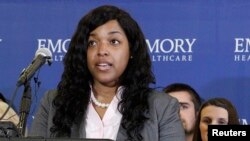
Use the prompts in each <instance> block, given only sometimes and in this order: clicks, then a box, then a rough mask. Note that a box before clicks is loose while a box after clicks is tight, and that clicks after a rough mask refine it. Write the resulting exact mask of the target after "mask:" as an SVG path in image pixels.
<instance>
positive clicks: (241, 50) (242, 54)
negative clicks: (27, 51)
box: [234, 38, 250, 62]
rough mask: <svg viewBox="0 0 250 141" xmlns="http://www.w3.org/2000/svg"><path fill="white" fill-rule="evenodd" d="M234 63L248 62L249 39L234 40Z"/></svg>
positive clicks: (249, 58) (249, 59) (249, 55)
mask: <svg viewBox="0 0 250 141" xmlns="http://www.w3.org/2000/svg"><path fill="white" fill-rule="evenodd" d="M234 40H235V49H234V61H235V62H248V61H250V53H249V51H250V49H249V48H250V38H235V39H234Z"/></svg>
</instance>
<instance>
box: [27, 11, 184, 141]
mask: <svg viewBox="0 0 250 141" xmlns="http://www.w3.org/2000/svg"><path fill="white" fill-rule="evenodd" d="M154 81H155V78H154V76H153V73H152V72H151V61H150V56H149V54H148V52H147V45H146V42H145V38H144V35H143V33H142V31H141V29H140V27H139V26H138V24H137V22H136V21H134V20H133V19H132V18H131V16H130V15H129V14H128V13H127V12H125V11H123V10H121V9H119V8H117V7H114V6H100V7H98V8H96V9H94V10H92V11H90V12H89V13H88V14H87V15H85V16H84V17H83V18H82V19H81V20H80V22H79V24H78V27H77V30H76V32H75V34H74V36H73V38H72V40H71V43H70V45H69V49H68V52H67V54H66V55H65V58H64V72H63V74H62V79H61V81H60V83H59V84H58V86H57V90H55V91H49V92H48V93H47V94H46V96H45V97H44V98H43V100H42V103H41V107H40V109H39V110H38V113H37V115H36V117H35V119H34V121H33V124H32V129H31V136H42V137H72V138H107V139H112V140H148V141H157V140H159V141H164V140H167V141H176V140H178V141H182V140H184V132H183V127H182V125H181V121H180V119H179V115H178V111H179V106H178V102H177V100H176V99H173V98H171V97H170V96H167V95H166V94H164V93H158V92H156V91H154V90H153V89H152V88H150V87H149V85H150V84H151V83H154Z"/></svg>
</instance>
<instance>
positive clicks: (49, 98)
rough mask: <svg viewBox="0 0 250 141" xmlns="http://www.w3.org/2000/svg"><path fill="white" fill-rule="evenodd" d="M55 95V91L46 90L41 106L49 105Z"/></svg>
mask: <svg viewBox="0 0 250 141" xmlns="http://www.w3.org/2000/svg"><path fill="white" fill-rule="evenodd" d="M56 95H57V90H48V91H46V92H45V95H44V97H43V98H42V99H41V102H42V103H43V104H50V103H52V101H53V100H54V98H55V97H56Z"/></svg>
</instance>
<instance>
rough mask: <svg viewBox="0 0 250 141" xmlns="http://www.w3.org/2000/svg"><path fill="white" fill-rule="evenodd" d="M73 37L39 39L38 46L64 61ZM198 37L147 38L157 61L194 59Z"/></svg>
mask: <svg viewBox="0 0 250 141" xmlns="http://www.w3.org/2000/svg"><path fill="white" fill-rule="evenodd" d="M70 41H71V39H57V40H52V39H37V43H38V48H48V49H50V51H51V52H52V54H53V57H52V60H53V61H56V62H58V61H62V60H63V58H64V55H65V53H67V47H68V46H69V43H70ZM195 42H196V39H195V38H193V39H167V38H166V39H162V40H161V39H155V40H154V41H153V42H150V40H149V39H146V43H147V46H148V49H149V51H150V55H151V57H152V58H151V60H152V61H153V62H155V61H164V62H165V61H178V62H180V61H184V62H187V61H188V62H190V61H192V53H193V45H194V43H195Z"/></svg>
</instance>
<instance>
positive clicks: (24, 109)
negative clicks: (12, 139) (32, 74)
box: [17, 81, 32, 137]
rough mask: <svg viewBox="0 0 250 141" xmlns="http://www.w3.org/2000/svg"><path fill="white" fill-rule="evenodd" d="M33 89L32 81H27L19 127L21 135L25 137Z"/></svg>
mask: <svg viewBox="0 0 250 141" xmlns="http://www.w3.org/2000/svg"><path fill="white" fill-rule="evenodd" d="M31 97H32V95H31V87H30V81H26V82H25V83H24V91H23V96H22V100H21V106H20V111H19V112H20V117H19V118H20V120H19V123H18V125H17V128H18V131H19V134H20V135H21V136H22V137H24V136H25V131H26V123H27V119H28V115H29V112H30V106H31Z"/></svg>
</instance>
